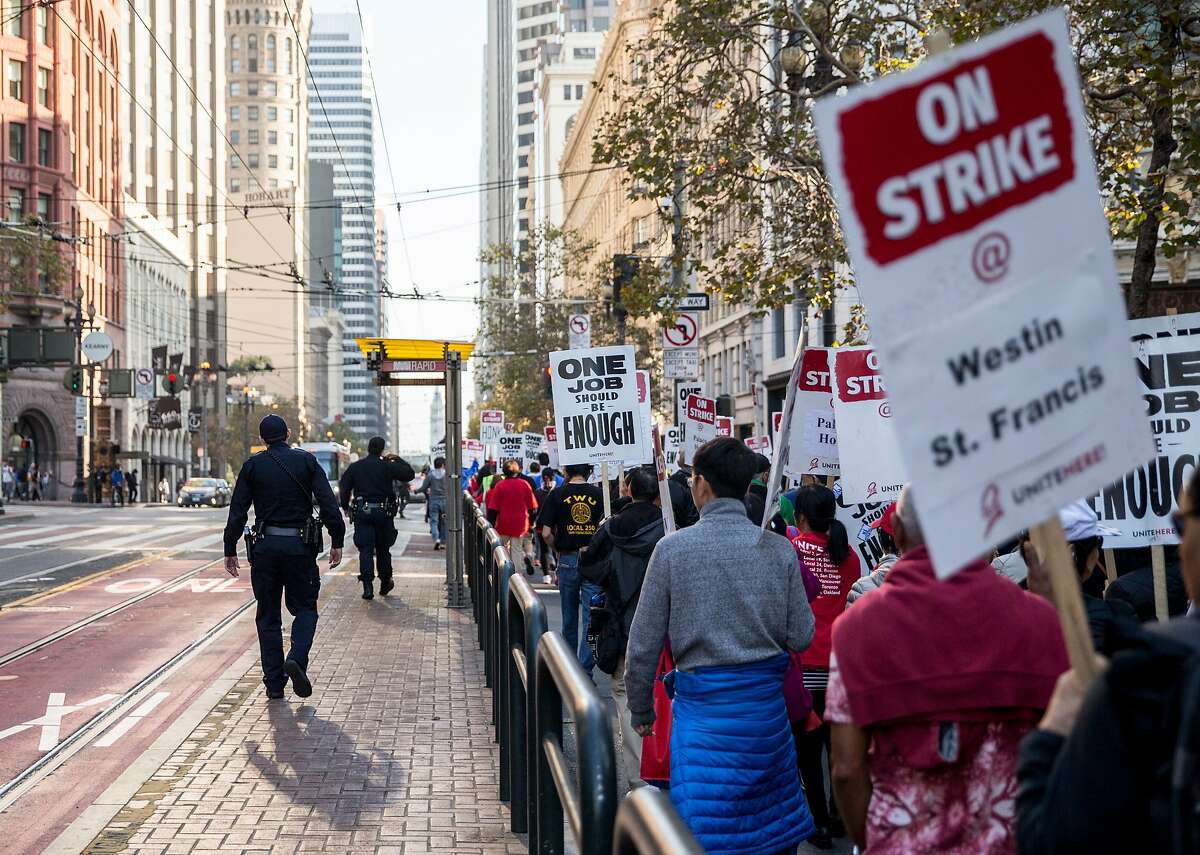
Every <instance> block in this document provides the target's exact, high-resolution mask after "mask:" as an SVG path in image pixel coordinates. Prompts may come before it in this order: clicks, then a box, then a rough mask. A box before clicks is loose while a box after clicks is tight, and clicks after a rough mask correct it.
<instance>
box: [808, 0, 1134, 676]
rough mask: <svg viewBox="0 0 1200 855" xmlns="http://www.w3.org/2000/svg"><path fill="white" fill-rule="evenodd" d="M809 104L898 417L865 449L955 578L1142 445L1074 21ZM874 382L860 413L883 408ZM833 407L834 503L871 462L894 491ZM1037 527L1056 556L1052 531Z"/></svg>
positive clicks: (1060, 15)
mask: <svg viewBox="0 0 1200 855" xmlns="http://www.w3.org/2000/svg"><path fill="white" fill-rule="evenodd" d="M814 114H815V118H816V122H817V132H818V137H819V140H820V143H821V150H822V153H823V155H824V158H825V164H826V168H827V174H828V175H829V178H830V181H831V183H832V186H833V188H834V194H835V197H836V199H837V202H838V210H839V212H840V215H841V218H840V219H841V224H842V228H843V232H844V235H845V239H846V246H847V249H848V251H849V254H850V258H851V262H852V264H853V266H854V270H855V275H856V281H857V283H858V285H859V287H860V289H861V290H862V293H863V297H864V302H865V304H866V305H867V307H868V310H869V312H870V323H871V330H872V335H873V337H874V341H875V347H876V350H877V352H878V355H879V361H880V362H882V364H883V366H884V369H885V373H886V376H887V383H888V385H887V389H888V396H890V399H891V406H892V407H894V409H895V415H896V418H895V420H894V421H895V423H896V433H897V434H898V439H899V442H898V443H896V442H894V441H893V440H891V439H890V437H891V434H890V432H887V433H886V434H881V433H880V432H879V431H876V432H875V434H874V446H875V448H876V449H877V450H879V451H882V452H883V453H882V454H880V453H878V452H877V453H876V461H875V462H876V463H877V464H878V463H881V462H883V460H882V459H881V458H888V457H892V456H893V455H895V456H896V460H895V462H896V463H898V461H899V460H900V459H903V460H904V461H905V464H906V468H907V469H908V470H909V474H910V475H911V477H912V480H913V482H914V483H915V484H916V485H917V490H918V498H917V501H918V503H919V506H920V508H921V512H922V519H923V521H924V523H925V525H924V529H925V537H926V542H927V543H928V544H929V549H930V552H931V554H932V557H933V560H934V566H935V568H936V570H937V572H938V574H939V575H940V576H946V575H949V574H951V573H953V572H955V571H956V570H957V569H959V568H960V567H961V566H962V565H963V564H965V563H966V562H967V561H969V560H970V559H972V558H974V557H976V556H978V555H981V554H984V553H986V552H987V551H988V550H989V549H990V548H991V546H992V545H993V544H995V543H996V542H998V541H1000V540H1003V539H1004V538H1006V537H1009V536H1011V535H1013V534H1015V533H1016V532H1017V531H1019V530H1021V529H1022V528H1025V527H1029V526H1032V525H1033V524H1035V523H1039V522H1040V521H1043V520H1046V521H1048V522H1047V524H1046V525H1047V526H1049V525H1050V522H1049V521H1051V518H1052V517H1053V518H1054V519H1053V521H1054V522H1056V520H1057V518H1056V517H1054V515H1055V513H1056V512H1057V511H1058V509H1059V508H1061V507H1062V506H1063V505H1066V504H1067V503H1069V502H1070V501H1072V500H1074V499H1077V498H1078V497H1079V496H1081V495H1086V494H1088V493H1090V492H1092V491H1094V490H1096V489H1098V488H1099V487H1101V486H1102V485H1103V484H1105V483H1106V482H1109V481H1111V480H1112V479H1113V478H1116V477H1119V476H1120V475H1122V474H1123V473H1124V472H1126V471H1128V470H1129V469H1130V468H1132V467H1133V466H1136V465H1138V464H1139V463H1141V462H1143V461H1145V460H1146V459H1147V458H1148V457H1150V456H1151V452H1152V446H1151V444H1150V441H1149V432H1148V431H1147V429H1146V425H1145V420H1144V418H1143V417H1142V416H1141V414H1140V412H1139V408H1138V406H1137V400H1136V398H1137V390H1136V386H1135V377H1134V372H1133V370H1132V367H1131V366H1130V365H1129V363H1128V359H1127V357H1126V356H1125V353H1126V352H1127V351H1126V348H1127V347H1128V344H1127V341H1126V337H1125V330H1126V324H1125V309H1124V302H1123V300H1122V298H1121V294H1120V291H1119V289H1118V287H1117V274H1116V269H1115V267H1114V262H1113V253H1112V248H1111V245H1110V242H1109V229H1108V224H1107V222H1106V220H1105V218H1104V214H1103V211H1102V208H1101V205H1100V197H1099V191H1098V186H1097V181H1096V172H1095V166H1094V164H1093V162H1092V155H1091V142H1090V140H1091V137H1090V134H1089V132H1088V127H1087V123H1086V122H1085V119H1084V114H1083V105H1082V101H1081V98H1080V92H1079V83H1078V78H1077V76H1076V66H1075V58H1074V56H1073V55H1072V53H1071V47H1070V41H1069V38H1068V33H1067V22H1066V16H1065V13H1064V12H1063V11H1062V10H1061V9H1059V10H1054V11H1051V12H1047V13H1045V14H1042V15H1038V16H1036V17H1033V18H1030V19H1029V20H1027V21H1025V22H1023V23H1020V24H1017V25H1016V26H1013V27H1009V28H1007V29H1005V30H1002V31H1000V32H997V33H993V34H991V35H989V36H986V37H984V38H982V39H980V40H979V41H977V42H973V43H971V44H969V45H964V46H962V47H960V48H957V49H955V50H953V51H950V52H948V53H945V54H942V55H939V56H935V57H932V58H930V59H928V60H926V61H925V62H923V63H921V65H920V66H919V67H917V68H916V69H914V70H912V71H908V72H904V73H900V74H894V75H888V76H887V77H885V78H883V79H882V80H880V81H878V82H876V83H872V84H870V85H868V86H862V87H857V88H855V89H853V90H850V91H849V92H847V93H846V94H845V95H844V96H843V97H838V98H827V99H824V100H823V101H821V102H819V103H818V104H817V106H816V107H815V108H814ZM933 307H936V309H934V308H933ZM840 360H841V356H840V352H839V355H838V356H837V357H835V366H836V367H835V377H837V376H840V366H841V361H840ZM839 383H840V380H839ZM835 391H838V392H839V395H840V393H841V392H842V390H840V389H835ZM878 392H879V397H878V398H868V397H861V398H860V401H859V404H858V406H857V409H859V410H862V409H865V408H864V407H863V404H866V405H867V406H870V405H871V404H875V403H878V404H879V406H880V408H881V409H882V407H883V405H884V403H885V401H884V396H883V394H882V388H880V389H879V390H878ZM868 401H869V403H868ZM841 403H842V401H841V400H840V397H835V400H834V404H835V413H834V415H835V419H836V422H837V429H838V448H839V453H840V458H841V470H842V480H843V489H844V490H845V491H846V495H847V498H848V499H850V500H857V501H865V500H867V499H868V498H872V499H876V500H878V499H877V497H873V496H869V495H866V494H864V493H863V492H862V491H861V489H860V488H861V487H862V486H865V485H863V484H862V483H861V480H860V478H859V476H860V475H865V474H866V472H867V471H870V478H871V479H873V480H875V481H876V483H877V484H878V485H880V489H879V490H878V493H879V495H880V496H884V497H887V498H893V497H894V495H889V494H887V493H885V492H884V490H883V489H882V487H883V485H884V484H885V483H887V484H889V485H890V484H892V483H893V481H895V482H897V483H898V482H899V481H902V480H904V473H903V472H900V471H898V470H897V469H896V468H893V469H891V470H888V471H884V470H883V469H882V468H880V466H879V465H875V466H872V467H870V468H869V469H867V468H862V467H860V464H861V463H862V462H863V461H862V460H861V459H856V460H854V461H853V462H852V449H851V447H850V444H851V439H852V437H851V433H852V432H854V433H855V436H854V437H853V439H854V440H855V442H856V447H855V449H854V450H853V453H858V452H861V451H862V450H863V448H862V446H861V445H858V444H857V441H858V440H860V439H861V438H862V436H861V434H858V433H857V431H859V429H860V427H861V425H860V424H855V425H851V424H848V423H847V422H846V421H845V418H847V417H848V414H847V415H844V413H843V407H842V406H841ZM847 413H848V410H847ZM890 421H891V420H889V424H890ZM885 446H886V447H887V450H886V451H884V450H883V449H884V447H885ZM897 448H898V449H899V450H901V451H902V455H901V454H897V453H896V450H897ZM852 465H853V466H854V476H855V477H848V476H849V475H850V474H851V468H852ZM1057 538H1058V539H1060V538H1061V535H1058V536H1057ZM1035 540H1036V541H1038V542H1039V544H1041V545H1044V546H1045V547H1046V551H1045V552H1043V554H1044V555H1052V556H1055V557H1061V555H1062V554H1063V552H1064V551H1065V544H1061V548H1060V545H1059V544H1058V543H1057V539H1056V537H1055V535H1054V532H1053V531H1051V530H1050V529H1049V528H1047V530H1046V531H1043V532H1041V533H1040V534H1038V535H1037V537H1035ZM1039 548H1041V546H1039ZM1056 599H1057V597H1056ZM1075 599H1078V597H1077V596H1076V597H1075ZM1059 605H1060V608H1062V609H1064V615H1066V611H1065V610H1067V609H1070V610H1074V605H1072V604H1064V603H1062V602H1060V603H1059ZM1075 605H1077V604H1075ZM1064 620H1066V617H1064ZM1071 620H1072V621H1073V620H1074V618H1073V617H1071ZM1072 626H1073V624H1072ZM1072 631H1074V630H1073V629H1072ZM1085 667H1087V665H1086V664H1085Z"/></svg>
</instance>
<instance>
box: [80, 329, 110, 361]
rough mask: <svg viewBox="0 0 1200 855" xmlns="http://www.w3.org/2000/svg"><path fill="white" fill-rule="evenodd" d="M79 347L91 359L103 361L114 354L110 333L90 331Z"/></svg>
mask: <svg viewBox="0 0 1200 855" xmlns="http://www.w3.org/2000/svg"><path fill="white" fill-rule="evenodd" d="M79 347H80V350H82V351H83V355H84V356H86V357H87V358H88V359H89V360H90V361H92V362H103V361H104V360H106V359H108V358H109V357H110V356H112V352H113V340H112V338H111V337H110V336H109V335H108V333H102V332H90V333H88V334H87V335H86V336H85V337H84V339H83V342H82V343H81V344H80V345H79Z"/></svg>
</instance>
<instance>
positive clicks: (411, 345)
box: [355, 338, 475, 362]
mask: <svg viewBox="0 0 1200 855" xmlns="http://www.w3.org/2000/svg"><path fill="white" fill-rule="evenodd" d="M355 342H356V343H357V344H358V349H359V350H361V351H362V352H363V355H364V356H369V355H370V354H372V353H375V352H376V351H378V352H379V354H380V356H381V357H382V358H383V359H392V360H395V359H442V358H443V357H444V356H445V355H446V348H449V349H450V350H452V351H455V352H457V353H459V354H461V355H462V359H463V361H464V362H466V361H467V360H468V359H470V358H471V354H472V353H473V352H474V350H475V343H474V342H470V341H437V340H435V339H423V338H359V339H355Z"/></svg>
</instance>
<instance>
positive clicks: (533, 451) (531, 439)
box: [521, 431, 543, 472]
mask: <svg viewBox="0 0 1200 855" xmlns="http://www.w3.org/2000/svg"><path fill="white" fill-rule="evenodd" d="M523 436H524V437H525V441H524V443H522V447H521V450H522V451H523V452H524V455H525V461H524V462H525V471H526V472H528V471H529V464H531V463H537V462H538V455H539V454H540V453H541V452H542V442H543V438H542V435H541V434H540V433H532V432H531V431H526V432H525V433H524V434H523Z"/></svg>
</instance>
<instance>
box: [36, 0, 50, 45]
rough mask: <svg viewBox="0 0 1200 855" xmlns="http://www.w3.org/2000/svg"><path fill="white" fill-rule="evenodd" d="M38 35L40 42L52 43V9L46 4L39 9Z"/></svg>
mask: <svg viewBox="0 0 1200 855" xmlns="http://www.w3.org/2000/svg"><path fill="white" fill-rule="evenodd" d="M37 37H38V42H39V43H40V44H44V45H48V44H50V10H49V9H47V8H46V7H45V6H39V7H38V10H37Z"/></svg>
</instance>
